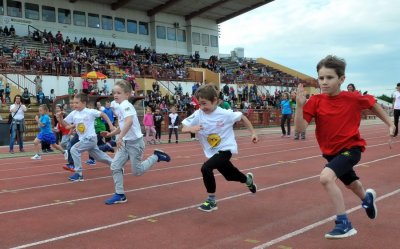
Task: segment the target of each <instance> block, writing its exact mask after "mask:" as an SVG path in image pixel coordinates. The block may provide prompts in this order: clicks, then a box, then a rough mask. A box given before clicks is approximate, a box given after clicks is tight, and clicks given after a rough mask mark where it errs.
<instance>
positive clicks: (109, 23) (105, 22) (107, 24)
mask: <svg viewBox="0 0 400 249" xmlns="http://www.w3.org/2000/svg"><path fill="white" fill-rule="evenodd" d="M101 26H102V28H103V29H105V30H112V29H113V19H112V17H111V16H101Z"/></svg>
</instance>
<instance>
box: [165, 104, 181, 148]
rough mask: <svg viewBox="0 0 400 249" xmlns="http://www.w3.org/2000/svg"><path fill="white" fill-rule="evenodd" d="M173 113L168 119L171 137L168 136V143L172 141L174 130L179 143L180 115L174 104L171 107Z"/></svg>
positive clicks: (176, 141)
mask: <svg viewBox="0 0 400 249" xmlns="http://www.w3.org/2000/svg"><path fill="white" fill-rule="evenodd" d="M170 110H171V113H170V114H169V115H168V121H169V123H168V124H169V125H168V128H169V137H168V143H171V136H172V132H174V133H175V143H178V126H179V122H180V120H179V115H178V113H176V107H175V106H172V107H171V108H170Z"/></svg>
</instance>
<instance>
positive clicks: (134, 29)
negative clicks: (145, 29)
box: [127, 20, 137, 34]
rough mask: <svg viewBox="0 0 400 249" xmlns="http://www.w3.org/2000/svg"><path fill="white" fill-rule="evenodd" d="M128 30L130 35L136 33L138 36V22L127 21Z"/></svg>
mask: <svg viewBox="0 0 400 249" xmlns="http://www.w3.org/2000/svg"><path fill="white" fill-rule="evenodd" d="M127 24H128V25H127V28H128V33H134V34H137V22H136V21H132V20H128V21H127Z"/></svg>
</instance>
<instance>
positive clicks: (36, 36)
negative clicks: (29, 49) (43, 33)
mask: <svg viewBox="0 0 400 249" xmlns="http://www.w3.org/2000/svg"><path fill="white" fill-rule="evenodd" d="M32 39H33V40H34V41H40V34H39V31H37V30H35V31H33V33H32Z"/></svg>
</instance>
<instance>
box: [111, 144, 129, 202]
mask: <svg viewBox="0 0 400 249" xmlns="http://www.w3.org/2000/svg"><path fill="white" fill-rule="evenodd" d="M128 159H129V157H128V152H127V149H126V147H122V148H120V149H119V150H117V153H116V154H115V156H114V159H113V160H112V163H111V166H110V168H111V173H112V177H113V180H114V188H115V193H117V194H125V191H124V178H123V170H122V169H123V168H124V166H125V163H126V162H127V161H128Z"/></svg>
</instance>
